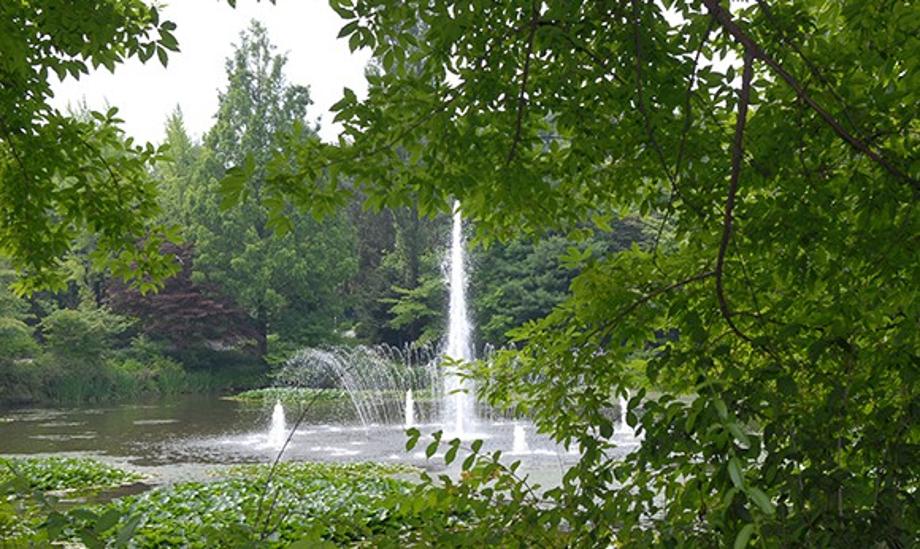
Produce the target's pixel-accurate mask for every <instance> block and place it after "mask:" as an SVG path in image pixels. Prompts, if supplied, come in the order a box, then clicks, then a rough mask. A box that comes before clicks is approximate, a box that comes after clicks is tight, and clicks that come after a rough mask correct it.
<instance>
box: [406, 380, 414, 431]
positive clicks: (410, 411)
mask: <svg viewBox="0 0 920 549" xmlns="http://www.w3.org/2000/svg"><path fill="white" fill-rule="evenodd" d="M405 423H406V427H412V426H413V425H415V398H414V397H413V396H412V389H409V390H408V391H406V421H405Z"/></svg>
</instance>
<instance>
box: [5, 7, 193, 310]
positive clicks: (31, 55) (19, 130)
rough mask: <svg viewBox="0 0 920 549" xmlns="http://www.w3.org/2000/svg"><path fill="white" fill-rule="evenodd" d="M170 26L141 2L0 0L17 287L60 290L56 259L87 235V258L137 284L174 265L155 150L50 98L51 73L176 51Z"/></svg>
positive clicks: (10, 231)
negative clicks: (162, 219) (155, 175)
mask: <svg viewBox="0 0 920 549" xmlns="http://www.w3.org/2000/svg"><path fill="white" fill-rule="evenodd" d="M173 30H175V25H174V24H172V23H170V22H168V21H160V18H159V13H158V11H157V9H156V8H155V7H151V6H149V5H147V4H146V3H144V2H141V1H140V0H92V1H87V2H79V3H77V4H74V3H73V2H63V1H51V2H33V1H30V0H23V1H16V2H3V3H2V5H0V75H2V81H3V84H2V88H0V113H2V117H0V254H2V255H4V256H6V257H8V258H9V259H10V261H11V262H12V265H13V267H14V268H15V269H16V270H17V271H18V273H19V274H20V275H21V276H22V280H21V281H20V282H19V283H18V287H17V289H18V291H20V292H31V291H33V290H35V289H39V288H42V289H45V288H52V289H59V288H60V287H61V286H62V284H63V283H64V280H65V279H66V277H67V273H66V270H65V269H64V268H63V264H62V260H63V259H64V258H65V257H66V256H67V254H68V253H69V252H70V250H71V249H72V247H73V246H74V242H75V239H76V237H77V236H78V235H80V234H82V233H89V234H91V235H93V237H94V238H95V252H94V256H93V257H94V260H95V262H96V264H97V266H98V267H100V268H103V267H108V268H110V269H112V271H113V272H115V273H116V274H117V275H118V276H120V277H123V278H126V279H129V280H134V281H135V282H136V283H137V284H138V285H139V286H140V287H141V289H143V290H145V291H146V290H149V289H153V288H155V287H156V286H157V285H158V284H159V281H161V280H162V279H163V278H164V277H165V276H168V275H169V274H171V273H172V272H174V270H175V266H174V265H173V264H172V263H171V262H170V260H168V259H166V258H163V257H161V256H160V254H159V244H160V243H161V242H163V241H164V240H165V239H166V238H167V230H166V228H165V227H162V226H156V225H153V224H151V223H149V222H150V220H151V219H153V218H154V217H155V216H156V214H157V203H156V190H155V187H154V184H153V183H152V182H151V181H150V179H149V177H148V174H147V169H148V167H149V166H150V165H151V164H152V163H153V162H155V161H156V160H158V159H159V158H161V154H162V151H161V150H159V149H156V148H154V147H152V146H150V145H146V146H138V145H134V144H133V143H132V141H131V139H128V138H126V137H125V136H124V134H123V133H122V131H121V130H120V128H119V125H120V123H121V120H120V119H118V118H117V116H116V114H117V111H115V110H114V109H112V110H110V111H109V112H108V113H105V114H103V113H95V112H90V113H78V114H77V115H67V114H62V113H61V112H59V111H57V110H56V109H54V108H52V107H51V106H50V104H49V101H50V99H51V95H52V92H51V78H52V75H54V76H56V77H57V78H58V79H61V80H63V79H66V78H79V77H80V76H81V75H83V74H86V73H88V71H89V70H90V68H98V67H105V68H107V69H108V70H110V71H114V70H115V67H116V66H117V65H119V64H120V63H123V62H125V61H126V60H128V59H130V58H132V57H134V58H138V59H140V60H141V61H146V60H148V59H149V58H150V57H152V56H153V55H154V53H156V55H158V56H159V58H160V60H161V62H162V63H163V64H164V65H165V64H166V61H167V58H168V52H169V51H178V44H177V42H176V39H175V36H174V35H173V34H172V31H173Z"/></svg>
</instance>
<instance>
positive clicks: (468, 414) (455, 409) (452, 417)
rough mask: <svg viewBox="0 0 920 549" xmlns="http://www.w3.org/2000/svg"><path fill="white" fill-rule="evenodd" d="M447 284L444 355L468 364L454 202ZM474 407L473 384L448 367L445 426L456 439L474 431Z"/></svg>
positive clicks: (458, 226) (460, 249)
mask: <svg viewBox="0 0 920 549" xmlns="http://www.w3.org/2000/svg"><path fill="white" fill-rule="evenodd" d="M447 284H448V288H449V290H450V307H449V313H448V319H449V324H448V331H447V348H446V349H445V350H444V354H445V355H446V356H447V358H449V359H450V360H454V361H458V362H469V361H471V360H473V349H472V345H471V343H470V336H471V331H472V330H471V327H470V321H469V317H468V315H467V309H466V265H465V258H464V242H463V217H462V215H461V213H460V202H458V201H454V217H453V227H452V229H451V242H450V264H449V269H448V275H447ZM474 406H475V401H474V396H473V387H472V384H471V383H470V381H469V380H467V379H465V378H464V377H462V376H461V375H460V373H459V372H458V371H457V370H456V368H455V367H449V368H447V369H446V371H445V373H444V427H445V428H446V429H452V430H453V432H452V435H454V436H461V435H463V434H464V433H467V432H470V431H472V428H473V425H474V423H475V413H476V412H475V408H474Z"/></svg>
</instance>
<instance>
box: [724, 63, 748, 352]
mask: <svg viewBox="0 0 920 549" xmlns="http://www.w3.org/2000/svg"><path fill="white" fill-rule="evenodd" d="M753 76H754V56H753V54H752V53H751V52H750V51H747V50H745V52H744V72H743V74H742V76H741V92H740V94H739V99H738V119H737V121H736V122H735V139H734V142H733V144H732V172H731V180H730V181H729V184H728V196H727V197H726V199H725V217H724V220H723V222H722V241H721V243H720V244H719V255H718V257H717V258H716V269H715V275H716V297H717V298H718V300H719V311H720V312H721V313H722V317H723V318H724V319H725V321H726V322H727V323H728V325H729V327H730V328H731V329H732V331H733V332H735V334H737V335H738V337H740V338H741V339H743V340H745V341H747V342H748V343H751V342H752V340H751V338H750V337H749V336H748V335H747V334H745V333H744V332H742V331H741V330H740V329H739V328H738V326H737V325H735V322H734V321H733V320H732V313H731V309H730V308H729V306H728V300H727V299H726V298H725V287H724V283H723V275H724V274H725V254H726V252H727V251H728V244H729V242H730V241H731V238H732V225H733V223H734V218H733V212H734V209H735V195H736V194H737V193H738V180H739V179H740V178H741V165H742V163H743V161H744V126H745V124H746V122H747V112H748V105H749V104H750V102H751V79H752V78H753Z"/></svg>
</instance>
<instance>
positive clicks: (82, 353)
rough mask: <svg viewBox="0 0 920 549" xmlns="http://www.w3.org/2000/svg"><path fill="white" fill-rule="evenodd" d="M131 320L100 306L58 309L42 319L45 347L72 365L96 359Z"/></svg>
mask: <svg viewBox="0 0 920 549" xmlns="http://www.w3.org/2000/svg"><path fill="white" fill-rule="evenodd" d="M130 325H131V322H130V321H129V320H128V319H126V318H124V317H121V316H119V315H116V314H113V313H111V312H110V311H108V310H106V309H104V308H98V307H92V306H85V307H82V308H80V309H58V310H56V311H54V312H52V313H51V314H49V315H48V316H46V317H45V318H43V319H42V323H41V329H42V334H43V336H44V339H45V342H46V345H47V348H48V350H49V351H50V352H51V353H52V354H54V355H55V356H57V357H59V358H61V359H63V360H70V359H72V361H71V362H72V364H73V366H74V367H79V366H80V365H81V364H95V363H98V362H99V361H100V360H101V359H102V357H103V355H104V354H105V352H106V351H108V350H109V349H110V348H111V347H112V345H113V343H114V339H115V337H117V336H118V335H120V334H121V333H122V332H124V331H125V330H126V329H128V327H130Z"/></svg>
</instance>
